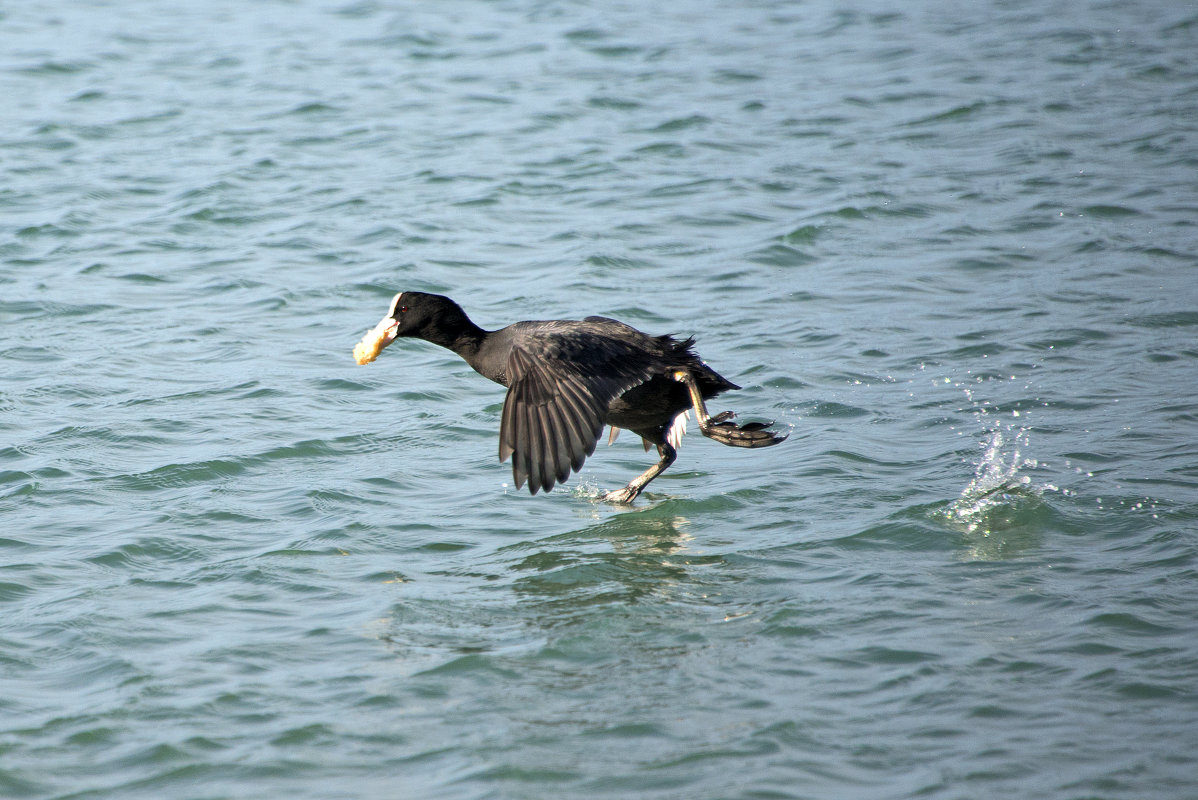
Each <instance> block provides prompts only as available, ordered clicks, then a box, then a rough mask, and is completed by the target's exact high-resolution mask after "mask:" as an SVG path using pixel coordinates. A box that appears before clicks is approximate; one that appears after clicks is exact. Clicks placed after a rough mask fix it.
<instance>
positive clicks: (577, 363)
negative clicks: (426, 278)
mask: <svg viewBox="0 0 1198 800" xmlns="http://www.w3.org/2000/svg"><path fill="white" fill-rule="evenodd" d="M371 335H373V336H374V337H375V340H374V341H373V342H372V343H371V345H372V346H373V348H374V349H373V352H372V354H368V355H364V356H363V357H362V358H360V359H359V360H360V361H362V360H363V359H365V360H372V359H373V355H374V354H377V352H378V351H379V350H381V349H382V348H383V347H386V346H387V345H389V344H391V342H393V341H394V340H395V339H397V338H399V337H404V336H407V337H412V338H416V339H424V340H425V341H426V342H432V343H433V344H437V345H441V346H442V347H447V348H449V349H450V350H452V351H453V352H455V353H457V354H458V355H459V356H461V357H462V358H464V359H465V360H466V363H467V364H469V365H470V366H471V367H473V368H474V371H475V372H478V373H479V374H480V375H483V376H484V377H487V378H490V379H491V380H493V381H495V382H496V383H500V384H503V385H504V386H506V387H508V392H507V398H506V399H505V400H504V402H503V416H502V418H501V420H500V423H499V460H500V461H504V460H506V459H507V458H508V457H509V456H511V457H512V477H513V478H514V479H515V481H516V488H520V487H521V486H523V485H524V483H525V482H527V483H528V489H529V491H530V492H532V494H536V493H537V491H538V490H540V489H544V490H545V491H549V490H550V489H552V488H553V486H554V483H556V482H562V481H565V480H566V478H568V477H569V476H570V471H571V470H574V471H575V472H577V471H578V470H579V469H581V468H582V463H583V461H584V460H585V459H586V457H587V456H589V455H590V454H591V453H593V452H595V444H596V443H597V442H598V441H599V437H600V435H601V434H602V433H603V426H604V425H611V426H612V428H611V440H614V439H615V437H616V433H617V432H618V431H619V429H620V428H626V429H628V430H630V431H632V432H633V433H635V434H637V435H638V436H640V437H641V438H642V439H643V440H644V443H645V449H646V450H648V449H649V446H650V445H656V446H657V452H658V454H659V455H660V456H661V460H659V461H658V462H657V463H656V464H654V465H653V466H652V467H650V468H649V469H647V470H646V471H645V472H644V473H642V474H641V475H638V476H637V477H636V478H634V479H633V480H632V482H630V483H629V484H628V485H627V486H625V487H624V488H623V489H620V490H618V491H614V492H608V493H607V495H605V497H604V499H605V500H608V501H611V502H617V503H628V502H631V501H632V499H633V498H635V497H636V496H637V495H638V494H640V493H641V490H642V489H644V488H645V486H646V484H648V483H649V481H651V480H653V479H654V478H656V477H657V476H658V475H660V474H661V473H662V472H663V471H664V470H665V469H666V468H667V467H668V466H670V464H672V463H674V459H675V458H676V457H677V455H678V453H677V448H678V445H679V444H680V440H681V436H682V433H683V432H685V430H686V416H687V411H688V410H690V409H692V408H693V409H694V411H695V416H696V418H697V419H698V421H699V430H700V431H702V433H703V435H704V436H707V437H709V438H711V439H715V440H716V441H717V442H720V443H721V444H726V445H730V446H732V447H769V446H771V445H775V444H778V443H779V442H781V441H783V440H784V439H785V438H786V437H785V436H779V435H778V434H776V433H774V432H773V431H771V430H769V425H766V424H763V423H760V422H751V423H749V424H747V425H736V424H734V423H732V422H729V421H728V420H729V419H730V418H731V417H732V416H733V414H732V412H731V411H725V412H723V413H722V414H717V415H716V416H714V417H711V416H708V414H707V408H706V406H705V405H704V403H703V401H704V400H707V399H710V398H712V397H715V396H716V395H718V394H720V393H721V392H725V391H727V390H729V389H739V388H740V387H739V386H737V385H736V384H734V383H732V382H731V381H729V380H727V379H726V378H724V377H722V376H720V375H719V374H718V373H716V371H715V370H713V369H711V367H709V366H707V365H706V364H704V363H703V362H702V361H701V360H700V359H699V356H698V355H697V354H696V353H695V351H694V350H693V349H692V345H693V344H694V338H693V337H692V338H688V339H685V340H683V341H678V340H676V339H674V338H672V337H670V336H649V335H648V334H645V333H641V332H640V331H638V330H637V329H635V328H632V327H630V326H628V325H625V324H624V323H623V322H617V321H616V320H614V319H608V318H607V317H587V318H586V319H583V320H543V321H533V322H517V323H515V324H513V325H509V326H507V327H506V328H501V329H500V330H497V331H485V330H483V329H482V328H480V327H478V326H477V325H475V324H474V323H473V322H471V321H470V318H469V317H467V316H466V313H465V312H464V311H462V309H461V307H460V306H458V304H457V303H455V302H453V301H452V300H450V299H449V298H448V297H442V296H440V295H435V294H425V293H423V292H400V293H399V294H397V295H395V298H394V299H393V300H392V301H391V309H390V310H389V311H388V312H387V316H386V317H384V318H383V319H382V321H380V322H379V324H378V325H377V326H376V327H375V329H374V331H373V332H372V334H368V335H367V336H368V338H369V337H370V336H371ZM365 341H366V340H363V342H364V344H365ZM367 350H370V348H369V347H367ZM363 363H365V361H363ZM609 441H610V440H609Z"/></svg>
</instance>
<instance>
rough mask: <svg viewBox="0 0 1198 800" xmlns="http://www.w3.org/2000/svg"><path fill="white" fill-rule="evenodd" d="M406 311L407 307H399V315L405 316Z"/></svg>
mask: <svg viewBox="0 0 1198 800" xmlns="http://www.w3.org/2000/svg"><path fill="white" fill-rule="evenodd" d="M407 311H408V307H407V306H400V307H399V313H401V314H406V313H407Z"/></svg>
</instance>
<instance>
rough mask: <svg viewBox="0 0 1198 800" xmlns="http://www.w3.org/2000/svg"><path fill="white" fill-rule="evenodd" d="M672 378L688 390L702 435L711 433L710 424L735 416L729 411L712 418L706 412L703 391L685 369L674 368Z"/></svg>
mask: <svg viewBox="0 0 1198 800" xmlns="http://www.w3.org/2000/svg"><path fill="white" fill-rule="evenodd" d="M674 380H676V381H678V382H679V383H681V384H682V385H684V386H685V387H686V388H687V391H689V392H690V395H691V404H692V405H693V406H694V407H695V419H696V420H698V422H699V430H700V431H702V433H703V435H704V436H710V435H711V433H710V428H711V426H712V425H714V424H716V423H718V422H723V421H724V420H728V419H732V418H733V417H734V416H736V415H735V414H733V413H732V412H731V411H725V412H723V413H721V414H717V415H716V416H715V417H714V418H713V417H712V416H711V415H710V414H708V413H707V404H706V403H704V402H703V393H702V392H700V391H699V382H698V381H696V380H695V376H694V375H691V374H690V373H689V372H687V371H686V370H682V369H678V370H674Z"/></svg>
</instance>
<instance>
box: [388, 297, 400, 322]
mask: <svg viewBox="0 0 1198 800" xmlns="http://www.w3.org/2000/svg"><path fill="white" fill-rule="evenodd" d="M401 297H403V292H400V293H399V294H397V295H395V297H392V298H391V310H390V311H388V312H387V316H388V317H394V316H395V312H396V310H398V309H399V299H400V298H401Z"/></svg>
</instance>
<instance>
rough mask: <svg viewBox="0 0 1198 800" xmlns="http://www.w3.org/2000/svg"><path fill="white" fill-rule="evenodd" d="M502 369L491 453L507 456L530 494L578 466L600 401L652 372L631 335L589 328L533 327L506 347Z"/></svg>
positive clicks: (589, 447) (592, 437)
mask: <svg viewBox="0 0 1198 800" xmlns="http://www.w3.org/2000/svg"><path fill="white" fill-rule="evenodd" d="M587 321H589V320H587ZM575 325H577V323H575ZM586 334H590V335H586ZM507 376H508V392H507V397H506V398H505V399H504V402H503V416H502V417H501V419H500V423H499V460H500V461H503V460H506V459H507V458H508V457H509V456H511V457H512V477H513V478H514V479H515V482H516V487H517V488H520V487H521V486H523V485H524V483H525V482H526V481H527V483H528V489H529V491H530V492H532V493H533V494H536V493H537V492H538V491H540V490H541V489H544V490H545V491H549V490H550V489H552V488H553V486H554V484H555V483H558V482H561V481H564V480H566V478H568V477H569V476H570V471H571V470H574V471H577V470H579V469H581V468H582V464H583V461H585V460H586V457H587V456H589V455H590V454H591V453H593V452H595V444H596V442H598V440H599V436H600V434H602V433H603V426H604V424H605V422H604V421H605V419H606V417H607V409H608V406H609V405H610V404H611V402H612V400H614V399H615V398H617V397H619V396H620V395H621V394H623V393H624V392H626V391H628V390H629V389H631V388H632V387H633V386H636V385H638V384H641V383H644V382H645V381H647V380H649V378H651V377H652V376H653V360H652V357H651V356H649V355H648V354H647V353H645V352H644V350H642V349H639V348H637V347H634V346H633V345H632V344H631V343H628V342H623V341H621V340H619V339H613V338H607V337H596V336H595V335H593V332H591V331H585V332H584V331H575V330H564V331H549V332H539V333H537V334H536V335H529V336H526V337H523V338H522V339H521V341H520V342H518V343H517V344H515V345H514V346H513V347H512V350H511V353H510V355H509V356H508V361H507Z"/></svg>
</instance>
